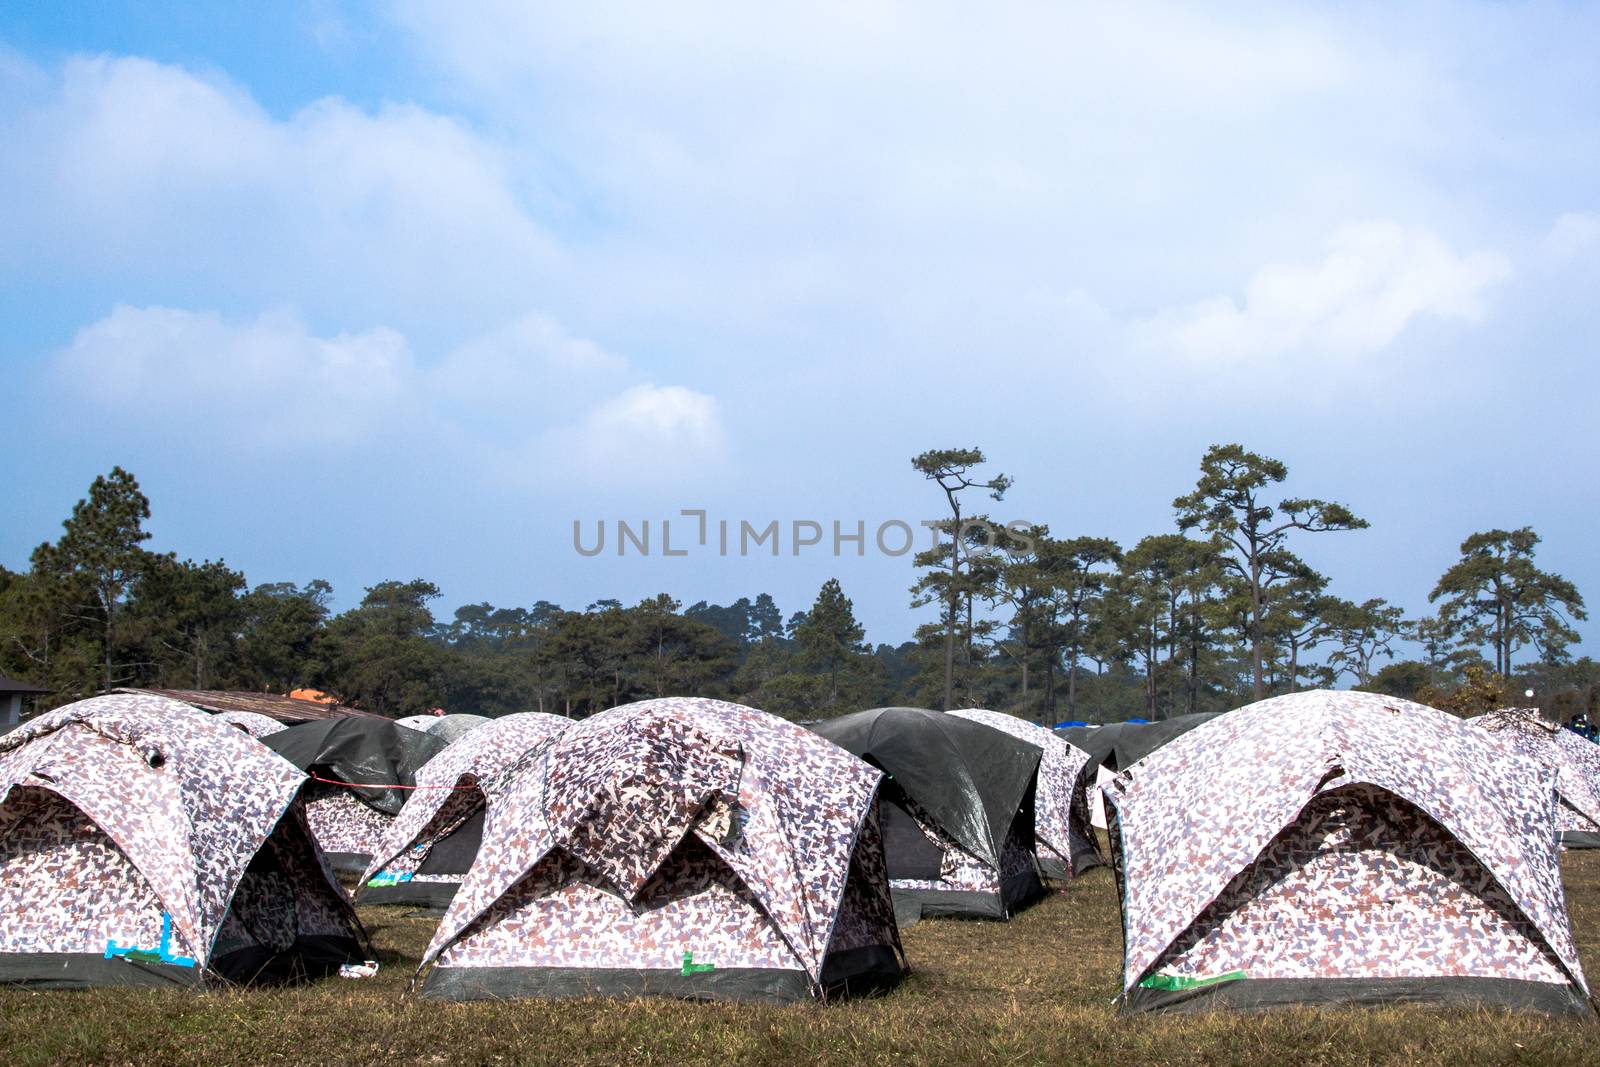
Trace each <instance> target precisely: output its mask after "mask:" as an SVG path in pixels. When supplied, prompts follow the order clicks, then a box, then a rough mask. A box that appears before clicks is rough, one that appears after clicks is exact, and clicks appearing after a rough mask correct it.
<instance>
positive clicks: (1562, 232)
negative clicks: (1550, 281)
mask: <svg viewBox="0 0 1600 1067" xmlns="http://www.w3.org/2000/svg"><path fill="white" fill-rule="evenodd" d="M1595 247H1600V213H1597V212H1593V211H1568V212H1566V213H1564V214H1563V215H1561V217H1560V218H1558V219H1556V221H1555V224H1554V225H1553V226H1551V227H1550V232H1549V233H1548V234H1546V235H1545V239H1544V250H1545V252H1546V254H1548V255H1549V256H1550V257H1551V258H1552V259H1554V260H1555V261H1556V262H1558V263H1561V262H1565V261H1567V260H1570V259H1574V258H1576V257H1577V256H1580V255H1582V254H1584V253H1585V252H1587V251H1588V250H1589V249H1591V248H1595Z"/></svg>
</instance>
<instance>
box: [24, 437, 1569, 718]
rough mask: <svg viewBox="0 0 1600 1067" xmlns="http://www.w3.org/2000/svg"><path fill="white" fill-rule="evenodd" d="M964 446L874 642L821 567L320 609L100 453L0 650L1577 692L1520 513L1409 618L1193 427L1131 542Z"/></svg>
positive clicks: (626, 677)
mask: <svg viewBox="0 0 1600 1067" xmlns="http://www.w3.org/2000/svg"><path fill="white" fill-rule="evenodd" d="M987 465H988V463H987V459H986V457H985V456H984V454H983V452H982V451H981V450H980V449H977V448H959V449H938V450H932V451H928V452H924V453H922V454H920V455H918V456H916V457H915V458H914V459H912V461H911V474H912V475H913V476H916V477H920V478H922V479H925V480H926V481H927V482H929V483H930V486H929V489H930V492H931V493H933V494H934V499H936V500H937V501H938V503H939V504H940V506H941V507H942V508H943V509H944V513H945V515H946V516H947V518H945V519H943V520H942V522H941V525H940V532H941V534H942V536H940V537H939V538H938V539H937V542H936V543H935V544H934V545H932V547H929V548H927V549H925V550H924V551H922V552H920V553H918V554H917V555H916V556H915V557H914V561H913V562H914V573H913V574H910V575H908V578H909V579H911V584H910V586H909V588H908V598H909V599H908V607H909V608H910V609H912V610H914V611H918V612H920V613H921V618H922V622H921V625H919V626H918V627H917V629H916V631H915V635H914V638H913V639H912V640H910V641H906V642H904V643H901V644H898V645H890V644H883V643H880V644H873V643H872V642H870V641H869V640H868V638H867V635H866V633H865V632H864V630H863V628H862V626H861V624H860V623H859V622H858V621H857V619H856V615H855V609H854V605H853V604H852V602H851V600H850V598H849V596H848V595H847V593H846V590H845V589H843V588H842V587H841V585H840V583H839V581H838V580H836V579H829V580H828V581H826V582H825V583H823V585H822V587H821V588H820V589H819V590H818V591H817V594H816V597H815V599H814V600H813V601H812V602H811V603H809V604H806V605H803V606H799V607H798V610H795V611H793V612H792V613H790V614H788V615H787V616H785V614H784V611H783V609H781V608H780V607H779V605H778V604H777V603H776V601H775V600H774V598H773V597H772V596H771V595H769V594H767V593H756V594H755V595H754V596H750V597H741V598H739V599H738V600H736V601H735V602H734V603H732V604H711V603H707V602H705V601H700V602H697V603H693V604H689V605H687V606H685V605H684V604H683V603H681V602H680V601H678V600H675V599H673V598H672V597H671V596H669V595H667V594H665V593H662V594H659V595H656V596H653V597H649V598H647V599H645V600H642V601H640V602H639V603H637V604H631V605H630V604H624V603H621V602H619V601H616V600H598V601H595V602H593V603H590V604H587V605H584V606H582V607H572V608H568V607H563V606H560V605H557V604H553V603H549V602H547V601H543V600H540V601H537V602H536V603H533V604H531V605H527V606H523V605H515V606H496V605H494V604H490V603H478V604H468V605H465V606H462V607H459V608H457V609H456V610H455V611H454V613H453V614H452V616H451V617H450V618H448V619H445V618H440V617H439V616H438V615H436V614H435V611H434V609H433V607H432V605H433V603H434V602H435V601H436V600H438V599H439V598H440V596H441V591H440V589H439V588H438V587H437V586H436V585H434V584H433V583H432V582H430V581H428V580H426V579H424V578H410V579H403V580H402V579H396V580H390V581H382V582H379V583H377V584H376V585H373V586H371V587H369V588H367V589H365V590H364V593H363V595H362V597H361V599H360V602H359V603H357V604H356V605H355V606H353V607H351V608H349V609H348V610H345V611H342V612H337V613H336V612H334V610H333V607H332V605H333V601H334V590H333V587H332V586H331V585H330V584H329V583H328V582H326V581H324V580H321V579H313V580H310V581H306V582H304V584H295V583H294V582H285V581H276V582H265V583H260V584H255V585H252V584H251V583H250V582H249V581H248V580H247V579H246V576H245V575H244V574H242V573H240V572H239V571H237V570H234V569H233V568H231V567H229V566H228V565H227V563H226V562H225V561H224V560H220V559H219V560H215V561H213V560H204V561H200V562H196V561H194V560H192V559H181V560H180V559H178V558H177V556H176V555H175V554H174V553H171V552H167V553H162V552H159V551H155V550H152V549H151V548H149V547H147V542H148V541H149V540H150V534H149V533H148V532H147V531H146V530H145V523H146V522H147V521H148V520H149V519H150V516H151V502H150V501H149V500H148V499H147V498H146V496H145V495H144V493H143V492H142V491H141V489H140V487H139V483H138V480H137V478H135V476H134V475H133V474H131V473H130V472H128V471H126V470H123V469H122V468H121V467H115V468H113V469H112V470H111V471H110V472H108V473H106V474H104V475H101V476H100V477H97V478H96V479H95V480H94V482H93V484H92V485H91V486H90V487H89V489H88V492H87V494H86V495H85V496H84V498H83V499H82V500H80V501H79V502H78V503H77V504H76V505H75V506H74V507H73V509H72V513H71V514H70V515H69V516H67V517H66V519H65V520H64V522H63V523H62V528H61V533H60V535H59V536H58V537H57V538H56V539H55V540H54V541H46V542H44V543H42V544H40V545H39V546H38V547H37V548H36V549H34V551H33V553H32V555H31V557H30V559H29V561H28V567H27V568H26V569H25V570H19V571H12V570H9V569H7V568H4V567H0V674H3V675H6V676H9V677H12V678H15V679H18V680H22V681H26V682H30V683H33V684H36V685H39V686H43V687H46V688H48V689H49V690H50V691H51V692H50V695H49V696H48V697H46V698H44V699H42V700H40V701H38V702H37V707H36V709H35V710H36V711H37V710H43V709H45V708H48V707H51V706H54V705H57V704H61V703H65V702H68V701H71V700H76V699H80V698H82V697H85V696H90V695H93V694H94V693H97V692H101V691H104V690H107V689H112V688H116V687H121V686H142V687H153V688H184V689H237V690H250V691H257V692H272V693H287V692H289V691H290V690H291V689H294V688H302V687H309V688H315V689H319V690H322V691H324V692H326V693H329V694H332V695H334V696H336V697H337V698H338V699H339V700H341V701H342V702H344V703H347V704H351V705H354V706H356V707H361V708H365V709H369V710H373V711H378V712H382V713H385V714H390V715H395V716H402V715H409V714H417V713H423V712H427V711H429V710H431V709H434V708H444V709H446V710H448V711H452V712H473V713H478V714H484V715H501V714H508V713H511V712H516V711H530V710H532V711H546V712H554V713H557V714H563V715H568V716H573V717H581V716H584V715H588V714H591V713H594V712H596V711H600V710H604V709H605V708H608V707H612V706H615V705H618V704H623V703H627V702H629V701H632V700H637V699H643V698H647V697H655V696H665V695H672V694H692V695H698V696H711V697H719V698H723V699H728V700H734V701H737V702H739V703H743V704H748V705H750V706H753V707H757V708H761V709H763V710H765V711H769V712H772V713H774V714H778V715H783V716H785V717H789V718H793V719H797V720H808V719H818V718H826V717H830V716H835V715H839V714H843V713H846V712H849V711H853V710H857V709H859V708H864V707H873V706H880V705H887V704H909V705H915V706H923V707H934V708H941V707H942V708H952V707H972V706H977V707H989V708H997V709H1002V710H1006V711H1011V712H1013V713H1016V714H1018V715H1021V716H1024V717H1026V718H1030V719H1032V720H1034V721H1037V722H1043V723H1055V722H1061V721H1089V722H1106V721H1117V720H1121V719H1125V718H1129V717H1142V718H1148V719H1159V718H1165V717H1168V716H1171V715H1176V714H1182V713H1186V712H1192V711H1215V710H1224V709H1227V708H1231V707H1235V706H1238V705H1240V704H1244V703H1248V702H1250V701H1251V700H1253V699H1259V698H1262V697H1264V696H1270V695H1273V694H1276V693H1282V692H1288V691H1291V690H1295V689H1301V688H1308V687H1331V686H1354V687H1358V688H1364V689H1371V690H1375V691H1381V692H1385V693H1389V694H1392V695H1395V696H1401V697H1407V698H1412V699H1418V700H1423V701H1424V702H1427V703H1432V704H1434V705H1436V706H1440V707H1444V708H1446V709H1448V710H1452V711H1456V712H1458V713H1460V714H1470V713H1475V712H1476V711H1479V710H1486V709H1487V708H1490V707H1494V706H1499V705H1502V704H1507V703H1511V704H1527V703H1529V702H1530V699H1531V702H1533V703H1536V704H1538V705H1539V706H1540V707H1542V708H1544V709H1545V711H1546V712H1547V714H1550V715H1552V716H1553V717H1555V718H1558V719H1562V720H1565V719H1567V718H1570V717H1571V716H1573V715H1575V714H1577V713H1579V712H1585V713H1588V714H1590V715H1591V717H1593V716H1594V714H1595V712H1596V711H1597V710H1600V664H1597V663H1595V662H1594V661H1593V660H1592V659H1590V658H1589V657H1587V656H1584V657H1579V658H1574V657H1573V655H1572V654H1571V647H1572V646H1573V645H1575V644H1577V643H1578V641H1579V634H1578V633H1577V631H1576V629H1575V624H1576V623H1578V622H1581V621H1583V620H1584V619H1585V618H1586V617H1587V616H1586V614H1585V609H1584V602H1583V598H1582V596H1581V594H1580V593H1579V591H1578V589H1577V588H1576V587H1575V586H1574V585H1573V584H1572V583H1571V582H1569V581H1567V580H1566V579H1564V578H1562V577H1561V576H1560V575H1558V574H1554V573H1550V572H1547V571H1545V570H1542V569H1540V567H1539V566H1538V564H1537V559H1536V555H1537V548H1538V545H1539V543H1540V540H1539V536H1538V535H1537V534H1536V533H1535V532H1534V530H1533V529H1532V528H1531V527H1527V526H1524V527H1519V528H1516V529H1510V530H1503V529H1493V530H1485V531H1481V532H1478V533H1473V534H1471V535H1470V536H1468V537H1466V538H1465V539H1464V540H1463V541H1462V542H1461V545H1460V556H1459V558H1458V559H1455V560H1453V561H1442V563H1443V569H1442V571H1441V573H1440V575H1439V578H1438V580H1437V582H1436V583H1435V585H1434V586H1433V588H1432V589H1431V590H1430V591H1429V593H1428V597H1427V600H1428V604H1429V611H1428V612H1427V613H1425V614H1422V615H1421V616H1419V617H1408V615H1407V614H1406V612H1404V611H1403V610H1402V609H1401V608H1399V607H1397V606H1395V605H1393V604H1391V603H1389V602H1388V600H1387V599H1385V598H1382V597H1372V598H1369V599H1364V600H1361V601H1359V602H1357V601H1353V600H1347V599H1343V598H1340V597H1338V596H1336V595H1334V594H1332V593H1331V592H1329V587H1330V579H1329V576H1327V575H1324V574H1321V573H1318V572H1317V571H1316V570H1315V569H1313V568H1312V567H1310V566H1309V565H1307V564H1306V563H1305V562H1304V561H1303V560H1302V559H1301V558H1300V556H1299V555H1297V554H1296V552H1295V548H1296V547H1297V546H1298V545H1299V544H1301V542H1302V541H1303V540H1304V539H1306V538H1310V537H1313V536H1319V535H1329V534H1331V535H1337V536H1359V535H1360V534H1359V531H1361V530H1363V529H1365V528H1366V527H1367V526H1368V523H1367V521H1366V520H1364V519H1362V518H1360V517H1359V516H1358V515H1357V513H1356V512H1355V510H1353V509H1352V508H1351V507H1349V506H1346V505H1344V504H1341V503H1337V502H1333V501H1326V500H1319V499H1315V498H1310V497H1300V496H1291V495H1288V494H1287V491H1286V490H1285V488H1284V486H1285V483H1287V482H1288V479H1289V472H1288V469H1287V467H1286V466H1285V464H1284V463H1282V462H1281V461H1279V460H1276V459H1273V458H1270V457H1267V456H1263V455H1260V454H1257V453H1254V452H1250V451H1248V450H1246V449H1245V448H1243V447H1242V446H1240V445H1237V444H1221V445H1215V446H1213V447H1211V448H1210V449H1208V450H1207V452H1206V453H1205V455H1204V456H1203V457H1202V459H1201V462H1200V467H1199V475H1198V478H1197V480H1196V482H1195V484H1194V486H1193V487H1192V489H1190V490H1189V491H1188V492H1186V493H1184V494H1182V495H1180V496H1178V497H1176V498H1175V499H1174V500H1173V502H1172V509H1173V528H1172V529H1170V530H1167V531H1161V532H1155V533H1151V534H1149V535H1147V536H1145V537H1143V538H1141V539H1139V540H1138V541H1137V542H1136V543H1134V544H1132V545H1127V546H1124V545H1120V544H1118V543H1117V542H1116V541H1114V540H1112V539H1110V538H1107V537H1104V536H1097V535H1095V534H1093V533H1088V534H1083V533H1072V534H1061V535H1058V534H1057V533H1056V532H1054V531H1052V530H1050V529H1049V528H1048V527H1047V526H1044V525H1038V526H1034V527H1032V528H1031V529H1029V530H1027V531H1024V532H1023V533H1022V534H1018V533H1016V532H1015V531H1010V532H1004V533H1002V534H1001V535H1000V536H998V537H997V536H996V531H995V528H994V527H992V526H989V525H988V524H987V522H986V518H985V516H984V513H983V512H982V510H981V502H982V501H984V500H991V499H992V500H999V499H1003V497H1004V495H1005V493H1006V491H1007V490H1008V489H1009V488H1010V487H1011V485H1012V480H1011V479H1010V478H1008V477H1006V476H1005V475H1003V474H998V473H988V472H987V471H986V469H985V468H986V467H987ZM791 607H794V605H791ZM1529 689H1531V690H1533V692H1534V696H1533V697H1532V698H1528V697H1526V696H1525V695H1524V694H1525V693H1526V691H1527V690H1529Z"/></svg>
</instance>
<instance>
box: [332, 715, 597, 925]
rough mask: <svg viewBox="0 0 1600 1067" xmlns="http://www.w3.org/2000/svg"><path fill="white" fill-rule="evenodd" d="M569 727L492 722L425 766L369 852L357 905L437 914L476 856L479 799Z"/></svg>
mask: <svg viewBox="0 0 1600 1067" xmlns="http://www.w3.org/2000/svg"><path fill="white" fill-rule="evenodd" d="M571 725H572V720H571V719H564V718H562V717H561V716H559V715H545V714H542V713H540V712H536V711H530V712H527V713H525V714H520V715H506V716H503V717H501V718H498V719H490V720H487V721H486V725H485V726H483V727H482V728H481V729H477V730H473V731H472V732H471V733H468V734H465V735H463V736H462V737H461V739H460V740H457V741H453V742H451V743H450V746H449V747H448V748H446V749H445V750H444V751H443V752H441V753H439V754H438V755H437V756H435V757H434V758H433V759H431V760H429V761H428V762H427V763H426V764H424V765H423V767H422V769H421V770H419V771H418V772H417V775H416V783H417V788H416V789H415V790H413V791H412V793H411V796H410V799H408V800H407V801H406V803H405V807H403V808H401V809H400V814H399V816H398V817H396V818H395V820H394V821H393V822H392V823H390V824H389V828H388V829H387V830H385V831H384V834H383V836H382V838H381V839H380V840H379V841H378V842H377V843H376V844H375V845H374V846H373V850H372V861H371V863H369V864H368V865H367V871H366V873H365V874H363V875H362V876H361V884H362V886H363V888H362V890H361V902H362V903H363V904H414V905H420V906H424V907H430V908H437V909H439V910H440V911H443V910H444V908H445V906H446V905H447V904H449V903H450V898H451V897H453V896H455V894H456V887H457V886H459V885H460V884H461V879H462V877H463V876H464V875H465V874H466V873H467V870H468V869H469V868H470V867H471V866H472V861H473V859H474V857H476V856H477V854H478V846H479V844H480V842H481V841H482V839H483V820H484V807H485V799H484V798H485V796H486V794H487V793H488V792H489V790H490V789H492V788H494V782H495V779H496V777H497V776H498V775H499V774H500V773H501V772H503V771H504V770H505V769H506V768H507V767H509V766H511V765H512V764H513V763H515V762H516V761H517V760H518V759H520V758H521V757H522V754H523V753H524V752H526V751H528V750H529V749H530V748H533V747H534V746H536V745H538V744H539V743H540V742H541V741H543V740H545V739H546V738H548V737H550V736H552V735H553V734H558V733H560V732H561V731H562V730H565V729H566V728H567V727H568V726H571Z"/></svg>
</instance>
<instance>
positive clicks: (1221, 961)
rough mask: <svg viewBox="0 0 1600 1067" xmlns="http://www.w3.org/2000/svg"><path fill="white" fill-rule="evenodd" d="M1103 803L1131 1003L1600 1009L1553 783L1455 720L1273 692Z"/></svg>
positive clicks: (1147, 762) (1164, 753)
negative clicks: (1572, 903)
mask: <svg viewBox="0 0 1600 1067" xmlns="http://www.w3.org/2000/svg"><path fill="white" fill-rule="evenodd" d="M1106 803H1107V806H1108V809H1109V811H1110V816H1111V824H1112V825H1111V841H1112V860H1113V869H1114V870H1115V871H1116V874H1117V882H1118V888H1119V890H1120V895H1121V901H1122V919H1123V930H1124V945H1125V947H1124V960H1123V986H1122V1004H1123V1008H1124V1009H1125V1010H1129V1011H1144V1010H1166V1011H1194V1010H1202V1011H1203V1010H1210V1009H1212V1008H1220V1007H1233V1008H1260V1007H1272V1006H1278V1005H1285V1004H1308V1003H1309V1004H1330V1003H1396V1002H1406V1001H1432V1002H1444V1003H1466V1004H1474V1005H1499V1006H1508V1007H1520V1008H1534V1009H1539V1010H1544V1011H1548V1012H1553V1013H1587V1012H1589V1010H1590V1009H1589V1007H1588V1000H1587V997H1588V988H1587V986H1586V985H1585V982H1584V977H1583V971H1582V969H1581V968H1580V966H1579V963H1578V954H1577V949H1576V947H1575V945H1574V942H1573V936H1572V928H1571V925H1570V923H1569V921H1568V917H1567V911H1566V904H1565V898H1564V896H1563V889H1562V883H1561V872H1560V869H1559V866H1558V857H1557V848H1556V843H1555V836H1554V831H1553V824H1554V820H1555V807H1556V794H1555V774H1554V772H1553V771H1550V770H1548V769H1546V768H1542V767H1540V766H1539V765H1538V764H1535V763H1532V762H1530V761H1528V760H1526V759H1524V758H1523V757H1521V756H1518V755H1517V754H1516V753H1513V752H1510V751H1508V750H1506V749H1504V748H1503V747H1502V746H1496V745H1486V744H1484V743H1483V740H1482V737H1481V735H1480V733H1479V731H1478V730H1476V729H1475V728H1473V727H1471V726H1469V725H1467V724H1466V723H1464V722H1462V721H1461V720H1460V719H1456V718H1454V717H1452V716H1450V715H1446V714H1445V713H1444V712H1441V711H1436V710H1434V709H1432V708H1428V707H1424V706H1423V705H1421V704H1413V703H1411V702H1409V701H1405V700H1399V699H1397V698H1394V697H1388V696H1383V695H1380V694H1376V693H1356V692H1330V691H1325V690H1319V691H1310V692H1303V693H1294V694H1291V695H1288V696H1282V697H1275V698H1273V699H1271V700H1265V701H1261V702H1259V703H1256V704H1252V705H1250V706H1248V707H1245V708H1242V709H1240V710H1238V711H1234V712H1230V713H1229V714H1228V715H1226V716H1225V717H1223V718H1220V719H1217V720H1214V721H1212V722H1209V723H1206V724H1205V725H1203V726H1201V727H1200V728H1198V729H1196V730H1194V731H1192V732H1190V733H1188V734H1186V735H1184V736H1183V737H1180V738H1178V739H1176V740H1174V741H1172V742H1170V743H1169V744H1167V745H1166V746H1164V747H1163V748H1161V749H1160V750H1159V751H1157V752H1155V753H1154V754H1152V755H1151V756H1149V757H1148V758H1146V759H1144V760H1142V761H1140V762H1139V763H1137V764H1135V765H1134V766H1133V767H1131V768H1127V769H1125V770H1123V771H1122V772H1121V773H1119V774H1118V775H1117V777H1116V779H1115V780H1114V781H1113V782H1112V784H1111V786H1110V787H1109V788H1108V789H1107V790H1106Z"/></svg>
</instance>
